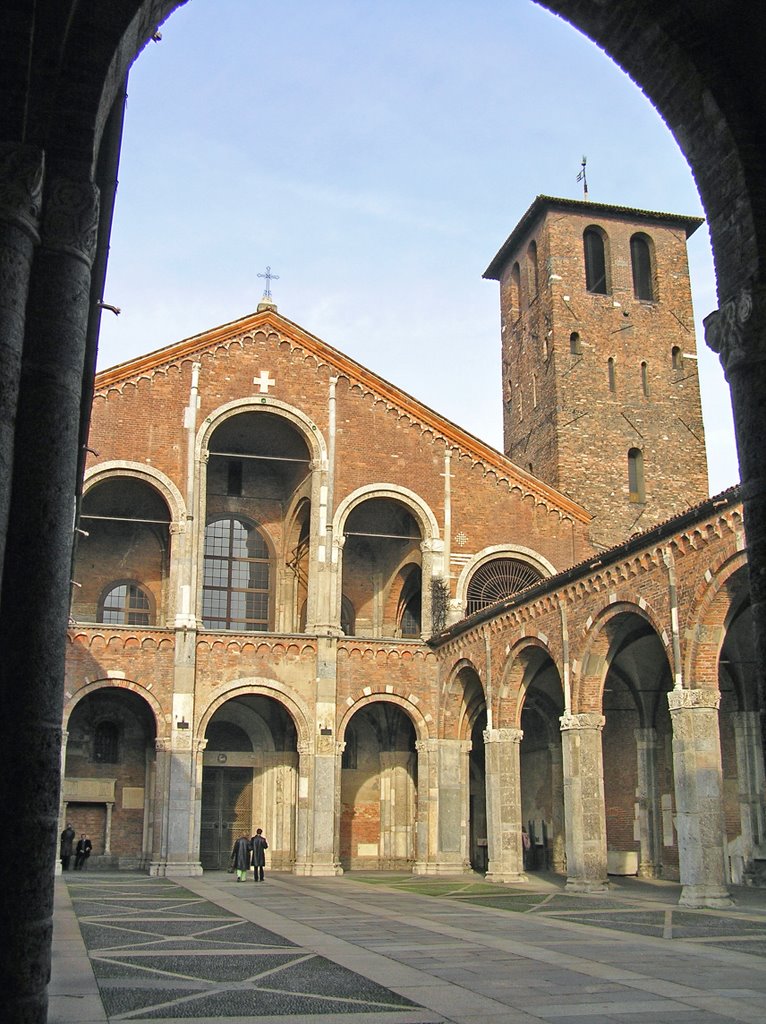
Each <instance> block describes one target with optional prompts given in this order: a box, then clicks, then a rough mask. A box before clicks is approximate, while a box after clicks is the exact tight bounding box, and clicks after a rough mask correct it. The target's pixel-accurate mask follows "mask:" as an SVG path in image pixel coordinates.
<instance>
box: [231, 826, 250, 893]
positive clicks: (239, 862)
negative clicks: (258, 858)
mask: <svg viewBox="0 0 766 1024" xmlns="http://www.w3.org/2000/svg"><path fill="white" fill-rule="evenodd" d="M231 866H232V867H233V868H234V870H235V871H236V872H237V881H238V882H244V881H245V879H246V878H247V872H248V871H249V869H250V840H249V839H248V838H247V836H240V837H239V839H238V840H237V841H236V842H235V843H234V848H233V849H232V851H231Z"/></svg>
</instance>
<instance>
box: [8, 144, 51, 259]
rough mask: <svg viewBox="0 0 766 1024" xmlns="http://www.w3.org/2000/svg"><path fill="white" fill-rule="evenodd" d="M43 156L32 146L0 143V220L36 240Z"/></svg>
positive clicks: (40, 202) (43, 166)
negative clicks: (13, 225) (14, 226)
mask: <svg viewBox="0 0 766 1024" xmlns="http://www.w3.org/2000/svg"><path fill="white" fill-rule="evenodd" d="M44 170H45V155H44V153H43V151H42V150H41V149H38V148H37V147H36V146H23V145H19V144H17V143H15V142H3V143H0V220H2V221H6V222H8V223H10V224H15V225H16V227H19V228H21V229H22V230H23V231H26V233H27V234H28V235H30V236H31V237H32V238H33V239H34V241H36V242H37V241H39V239H38V234H37V232H38V227H39V224H40V210H41V208H42V202H43V173H44Z"/></svg>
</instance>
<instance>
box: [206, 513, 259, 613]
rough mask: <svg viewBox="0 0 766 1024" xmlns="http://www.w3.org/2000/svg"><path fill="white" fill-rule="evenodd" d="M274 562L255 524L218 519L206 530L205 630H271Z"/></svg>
mask: <svg viewBox="0 0 766 1024" xmlns="http://www.w3.org/2000/svg"><path fill="white" fill-rule="evenodd" d="M270 583H271V559H270V556H269V549H268V546H267V544H266V541H265V540H264V539H263V537H262V536H261V533H260V531H259V530H258V529H257V527H255V526H254V525H252V524H250V523H247V522H245V521H243V520H241V519H235V518H225V519H215V520H214V521H213V522H212V523H209V524H208V526H207V527H206V528H205V565H204V580H203V587H202V621H203V623H204V626H205V628H206V629H233V630H238V631H240V632H253V631H259V630H260V631H266V630H268V628H269V606H270V600H269V596H270Z"/></svg>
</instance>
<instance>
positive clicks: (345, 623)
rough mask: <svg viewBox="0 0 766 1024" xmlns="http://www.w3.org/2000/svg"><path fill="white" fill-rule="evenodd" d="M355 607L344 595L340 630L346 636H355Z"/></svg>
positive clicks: (341, 603)
mask: <svg viewBox="0 0 766 1024" xmlns="http://www.w3.org/2000/svg"><path fill="white" fill-rule="evenodd" d="M355 619H356V616H355V615H354V606H353V604H352V603H351V602H350V601H349V599H348V598H347V597H346V595H345V594H344V595H343V597H342V598H341V602H340V628H341V629H342V630H343V634H344V636H353V635H354V628H355Z"/></svg>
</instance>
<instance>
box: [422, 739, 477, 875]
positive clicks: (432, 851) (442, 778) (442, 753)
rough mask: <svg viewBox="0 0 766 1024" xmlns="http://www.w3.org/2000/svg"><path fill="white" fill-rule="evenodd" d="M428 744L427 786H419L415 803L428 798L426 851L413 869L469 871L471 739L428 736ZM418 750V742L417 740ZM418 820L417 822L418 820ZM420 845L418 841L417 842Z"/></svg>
mask: <svg viewBox="0 0 766 1024" xmlns="http://www.w3.org/2000/svg"><path fill="white" fill-rule="evenodd" d="M427 742H428V743H432V744H434V745H433V746H429V748H428V788H427V790H426V791H423V790H421V789H420V787H418V806H419V807H421V806H422V802H423V800H424V799H425V798H426V793H427V800H428V810H429V816H428V818H429V820H428V839H429V843H428V854H427V859H426V862H425V863H423V861H422V860H421V859H420V849H419V851H418V862H417V864H416V867H415V872H416V873H418V874H429V875H445V874H449V875H453V874H458V873H461V872H464V871H470V859H469V855H468V808H469V787H468V777H469V775H468V772H469V767H468V754H469V753H470V750H471V742H470V740H430V741H427ZM416 746H417V750H418V754H419V755H420V753H421V746H420V744H416ZM419 824H420V822H419ZM419 846H420V844H419Z"/></svg>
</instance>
